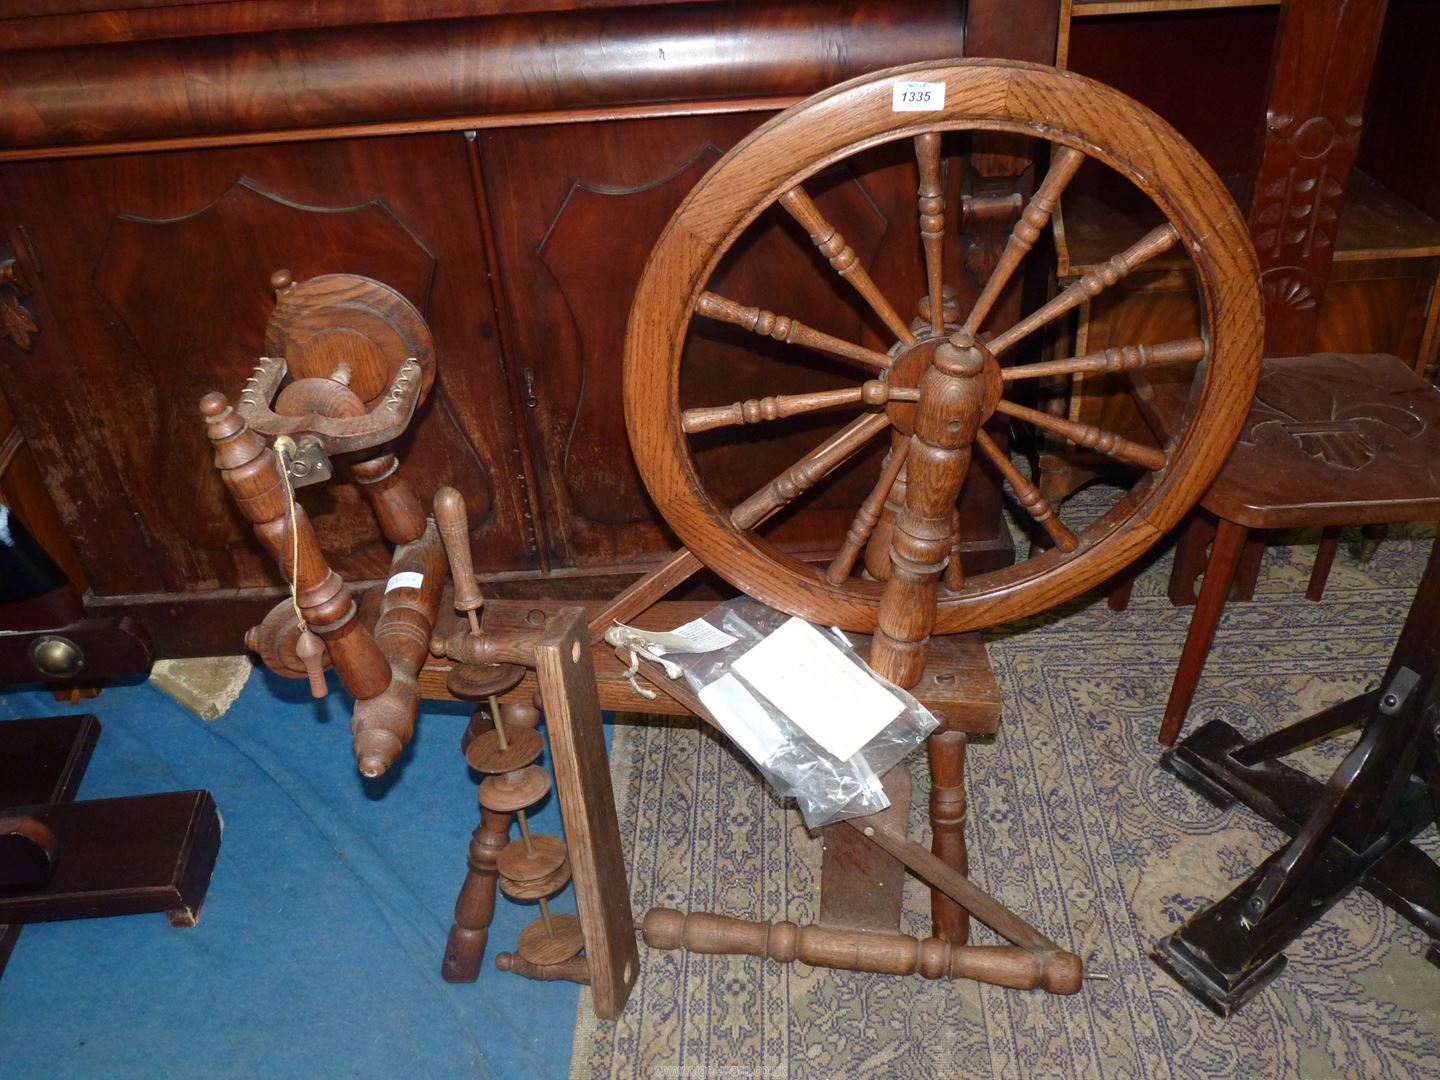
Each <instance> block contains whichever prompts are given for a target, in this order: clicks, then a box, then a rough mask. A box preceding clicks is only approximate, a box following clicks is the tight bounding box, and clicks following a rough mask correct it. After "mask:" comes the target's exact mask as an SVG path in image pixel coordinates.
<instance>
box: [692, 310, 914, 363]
mask: <svg viewBox="0 0 1440 1080" xmlns="http://www.w3.org/2000/svg"><path fill="white" fill-rule="evenodd" d="M695 310H696V312H697V313H699V314H701V315H704V316H705V317H706V318H707V319H717V320H719V321H720V322H727V323H730V324H731V325H732V326H738V327H740V329H742V330H749V331H751V332H752V333H756V334H759V335H761V336H762V337H771V338H774V339H775V340H776V341H783V342H785V344H787V345H800V346H803V347H804V348H807V349H814V350H815V351H816V352H822V353H826V354H828V355H830V356H835V357H839V358H840V359H841V360H851V361H853V362H855V363H857V364H861V365H863V366H864V367H867V368H873V369H874V370H876V371H884V370H885V369H886V368H888V367H889V366H890V363H891V361H890V357H888V356H886V355H885V354H884V353H883V352H877V351H876V350H875V349H867V348H865V346H863V345H856V344H855V343H854V342H850V341H846V340H844V339H843V338H837V337H832V336H831V335H829V334H826V333H823V332H822V331H819V330H815V329H813V328H811V327H809V326H806V325H805V324H804V323H802V322H800V321H799V320H798V319H792V318H790V317H789V316H786V315H777V314H775V312H773V311H765V310H764V309H763V308H758V307H748V306H746V305H745V304H739V303H736V302H735V301H734V300H730V299H727V298H726V297H724V296H721V295H719V294H718V293H713V292H704V293H701V294H700V299H699V300H698V301H697V302H696V304H695Z"/></svg>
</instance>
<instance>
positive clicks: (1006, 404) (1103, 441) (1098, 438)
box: [995, 400, 1165, 469]
mask: <svg viewBox="0 0 1440 1080" xmlns="http://www.w3.org/2000/svg"><path fill="white" fill-rule="evenodd" d="M995 411H996V412H1001V413H1004V414H1005V415H1006V416H1013V417H1015V419H1017V420H1025V421H1028V422H1029V423H1031V424H1034V425H1035V426H1036V427H1039V428H1044V429H1045V430H1046V431H1053V432H1054V433H1055V434H1056V435H1063V436H1064V437H1065V438H1067V439H1070V440H1071V441H1072V442H1075V443H1078V444H1079V445H1080V446H1083V447H1086V448H1087V449H1090V450H1098V451H1099V452H1100V453H1102V454H1107V455H1109V456H1110V457H1113V458H1115V459H1116V460H1118V461H1124V462H1128V463H1129V464H1131V465H1139V466H1140V467H1141V468H1142V469H1158V468H1160V467H1161V466H1163V465H1164V464H1165V451H1163V450H1157V449H1155V448H1154V447H1153V446H1142V445H1141V444H1140V443H1137V442H1131V441H1130V440H1129V439H1126V438H1124V437H1123V436H1120V435H1116V434H1115V433H1114V432H1113V431H1106V430H1104V429H1103V428H1098V427H1094V426H1092V425H1090V424H1081V423H1078V422H1077V421H1074V420H1066V419H1064V418H1063V417H1059V416H1051V415H1050V414H1049V413H1045V412H1040V411H1039V410H1037V409H1028V408H1026V407H1025V406H1024V405H1016V404H1015V403H1014V402H1013V401H1004V400H1002V401H1001V402H1000V404H998V405H997V406H995Z"/></svg>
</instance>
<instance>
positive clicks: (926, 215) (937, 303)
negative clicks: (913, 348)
mask: <svg viewBox="0 0 1440 1080" xmlns="http://www.w3.org/2000/svg"><path fill="white" fill-rule="evenodd" d="M915 160H916V162H917V163H918V164H919V167H920V186H919V188H918V195H919V198H918V199H917V205H918V206H919V209H920V241H921V243H922V244H923V245H924V247H925V281H926V284H927V285H928V286H929V291H930V329H932V330H934V331H935V333H937V334H943V333H944V332H945V305H944V298H943V297H942V296H941V295H940V290H941V287H942V286H943V285H944V283H945V185H944V184H943V183H941V180H940V133H939V132H938V131H927V132H926V133H925V134H923V135H916V136H915Z"/></svg>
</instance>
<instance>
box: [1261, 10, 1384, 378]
mask: <svg viewBox="0 0 1440 1080" xmlns="http://www.w3.org/2000/svg"><path fill="white" fill-rule="evenodd" d="M1385 6H1386V5H1385V0H1315V2H1309V3H1303V4H1298V3H1289V4H1286V5H1285V6H1284V7H1283V8H1282V10H1281V16H1280V27H1279V37H1278V43H1277V46H1276V56H1275V61H1274V65H1273V68H1272V73H1271V82H1270V94H1269V99H1268V101H1269V107H1268V112H1267V115H1266V123H1265V144H1264V150H1263V152H1262V156H1261V161H1260V172H1259V175H1258V176H1257V178H1256V181H1255V200H1254V203H1253V204H1252V205H1251V208H1250V231H1251V235H1252V236H1253V238H1254V241H1255V253H1256V255H1257V256H1258V258H1259V260H1260V269H1261V280H1262V282H1263V285H1264V293H1265V322H1266V326H1265V353H1266V355H1267V356H1293V355H1298V354H1300V353H1306V352H1309V351H1310V350H1311V349H1312V348H1313V347H1314V340H1315V326H1316V320H1317V318H1318V314H1319V306H1320V301H1321V298H1322V297H1323V296H1324V294H1325V284H1326V282H1327V280H1328V279H1329V276H1330V264H1331V261H1332V259H1333V257H1334V249H1335V235H1336V232H1337V230H1338V228H1339V224H1340V209H1341V207H1342V205H1343V204H1344V201H1345V186H1346V183H1347V182H1348V180H1349V177H1350V167H1351V166H1352V165H1353V164H1354V163H1355V155H1356V153H1357V152H1358V151H1359V149H1360V128H1361V120H1362V116H1363V111H1364V107H1365V92H1366V89H1367V88H1368V86H1369V83H1370V70H1371V66H1372V65H1373V63H1374V59H1375V50H1376V48H1377V47H1378V46H1379V43H1380V30H1381V27H1382V25H1383V23H1384V17H1385ZM1321 57H1323V58H1324V60H1323V62H1317V58H1321Z"/></svg>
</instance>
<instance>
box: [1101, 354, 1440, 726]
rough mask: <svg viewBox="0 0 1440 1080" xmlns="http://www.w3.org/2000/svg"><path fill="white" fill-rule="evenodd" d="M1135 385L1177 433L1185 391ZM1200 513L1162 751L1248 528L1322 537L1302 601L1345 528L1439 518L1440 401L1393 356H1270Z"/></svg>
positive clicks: (1155, 383)
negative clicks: (1197, 559) (1207, 538)
mask: <svg viewBox="0 0 1440 1080" xmlns="http://www.w3.org/2000/svg"><path fill="white" fill-rule="evenodd" d="M1135 382H1136V396H1137V399H1138V400H1139V402H1140V406H1141V408H1142V409H1143V410H1144V412H1145V414H1146V419H1147V420H1149V421H1150V422H1151V423H1152V424H1153V425H1154V426H1155V428H1156V430H1157V431H1160V432H1168V431H1171V430H1173V428H1174V425H1175V423H1176V419H1177V418H1178V416H1179V415H1180V411H1181V409H1182V408H1183V405H1184V398H1183V394H1184V392H1185V390H1186V389H1187V388H1186V387H1182V386H1181V385H1180V384H1179V383H1172V382H1165V381H1162V380H1161V379H1160V378H1157V377H1155V375H1154V374H1153V373H1151V374H1150V376H1149V377H1148V378H1147V377H1144V376H1140V377H1137V378H1136V379H1135ZM1201 505H1202V506H1203V507H1204V508H1205V509H1206V510H1208V511H1209V512H1210V513H1212V514H1214V515H1215V516H1216V517H1217V518H1218V525H1217V526H1216V529H1215V541H1214V544H1213V546H1212V548H1211V551H1210V557H1209V560H1208V561H1207V563H1206V565H1205V577H1204V583H1203V585H1202V586H1201V589H1200V596H1199V599H1198V601H1197V602H1196V605H1195V614H1194V616H1193V617H1192V618H1191V620H1190V629H1189V632H1188V633H1187V634H1186V637H1185V647H1184V650H1183V651H1182V652H1181V654H1180V666H1179V669H1178V670H1177V671H1176V673H1175V682H1174V684H1173V686H1172V687H1171V689H1170V699H1169V701H1168V702H1167V703H1166V706H1165V716H1164V719H1163V720H1162V721H1161V725H1160V742H1161V743H1162V744H1163V745H1165V746H1173V745H1174V743H1175V740H1176V738H1177V737H1178V736H1179V734H1180V729H1181V727H1182V725H1183V724H1184V722H1185V714H1186V712H1187V711H1189V708H1190V702H1191V699H1192V698H1193V697H1194V696H1195V686H1196V684H1197V683H1198V682H1199V680H1200V672H1201V671H1202V670H1203V669H1204V667H1205V657H1206V655H1207V654H1208V653H1209V651H1210V643H1211V642H1212V641H1213V640H1214V637H1215V628H1216V626H1217V625H1218V624H1219V622H1220V613H1221V612H1222V611H1223V610H1224V607H1225V601H1226V600H1227V599H1228V597H1229V593H1230V585H1231V581H1232V579H1233V578H1234V576H1235V570H1236V567H1237V565H1238V564H1239V563H1240V561H1241V557H1242V554H1244V553H1245V552H1246V550H1247V547H1248V549H1249V551H1250V554H1251V557H1252V558H1254V557H1255V556H1257V555H1258V554H1259V551H1260V548H1259V546H1258V544H1255V543H1253V542H1252V543H1250V544H1248V545H1247V540H1249V538H1250V532H1251V530H1253V529H1305V528H1314V527H1316V526H1319V527H1322V528H1324V529H1325V533H1324V540H1323V541H1322V545H1321V549H1320V554H1319V557H1318V558H1317V560H1316V567H1315V571H1314V573H1313V574H1312V577H1311V587H1310V589H1309V591H1308V592H1307V595H1309V596H1310V597H1311V598H1312V599H1318V589H1317V583H1318V584H1319V585H1321V586H1323V582H1324V578H1325V574H1326V573H1327V572H1328V571H1329V565H1330V562H1331V561H1332V560H1333V559H1334V554H1335V544H1336V543H1338V539H1339V529H1340V527H1342V526H1345V525H1370V524H1375V523H1380V522H1397V521H1432V520H1436V519H1440V393H1437V392H1436V390H1435V389H1434V388H1433V387H1431V386H1430V385H1429V384H1427V383H1426V382H1425V381H1424V380H1423V379H1421V378H1420V377H1419V376H1418V375H1416V374H1415V372H1414V371H1412V370H1411V369H1410V368H1409V367H1407V366H1406V365H1405V364H1404V363H1402V362H1401V361H1400V360H1399V359H1397V358H1396V357H1393V356H1385V355H1371V354H1356V353H1317V354H1315V355H1313V356H1287V357H1277V358H1270V359H1267V360H1265V362H1264V365H1263V367H1262V369H1261V376H1260V385H1259V388H1258V390H1257V391H1256V394H1255V401H1254V403H1253V404H1252V405H1251V407H1250V414H1249V416H1248V417H1247V418H1246V420H1245V426H1244V428H1243V430H1242V431H1241V434H1240V438H1239V441H1238V442H1237V443H1236V444H1235V449H1234V451H1232V453H1231V455H1230V457H1229V459H1228V461H1227V462H1226V464H1225V468H1224V469H1223V470H1222V471H1221V473H1220V476H1219V477H1218V478H1217V479H1216V481H1215V483H1214V485H1213V486H1212V487H1211V488H1210V490H1209V491H1208V492H1207V493H1206V495H1205V497H1204V498H1203V499H1202V500H1201ZM1181 563H1182V560H1181V559H1180V556H1179V555H1178V554H1177V567H1176V574H1177V575H1178V576H1179V577H1187V576H1188V577H1189V578H1190V580H1192V581H1193V570H1191V569H1187V568H1186V567H1185V566H1184V565H1181ZM1176 584H1177V581H1176V580H1175V579H1172V594H1173V593H1174V591H1175V587H1176ZM1112 606H1114V605H1113V604H1112Z"/></svg>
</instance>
